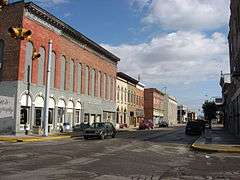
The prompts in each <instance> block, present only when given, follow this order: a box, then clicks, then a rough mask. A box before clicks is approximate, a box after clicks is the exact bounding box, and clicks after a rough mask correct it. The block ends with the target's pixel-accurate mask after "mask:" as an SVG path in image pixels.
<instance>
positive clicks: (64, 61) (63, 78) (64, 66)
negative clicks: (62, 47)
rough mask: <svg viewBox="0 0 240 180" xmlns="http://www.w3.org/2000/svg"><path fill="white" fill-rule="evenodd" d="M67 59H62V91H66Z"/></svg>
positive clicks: (63, 57)
mask: <svg viewBox="0 0 240 180" xmlns="http://www.w3.org/2000/svg"><path fill="white" fill-rule="evenodd" d="M65 79H66V58H65V56H62V57H61V81H60V82H61V83H60V89H61V90H64V89H65V82H66V80H65Z"/></svg>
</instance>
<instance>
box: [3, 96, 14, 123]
mask: <svg viewBox="0 0 240 180" xmlns="http://www.w3.org/2000/svg"><path fill="white" fill-rule="evenodd" d="M13 116H14V98H13V97H7V96H0V119H3V118H9V117H11V118H13Z"/></svg>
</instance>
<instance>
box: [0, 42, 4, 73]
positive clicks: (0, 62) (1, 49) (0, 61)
mask: <svg viewBox="0 0 240 180" xmlns="http://www.w3.org/2000/svg"><path fill="white" fill-rule="evenodd" d="M3 54H4V41H3V40H2V39H0V69H2V66H3Z"/></svg>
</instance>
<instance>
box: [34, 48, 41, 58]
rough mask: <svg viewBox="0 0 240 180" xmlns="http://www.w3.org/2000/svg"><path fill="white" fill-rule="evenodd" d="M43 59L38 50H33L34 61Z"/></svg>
mask: <svg viewBox="0 0 240 180" xmlns="http://www.w3.org/2000/svg"><path fill="white" fill-rule="evenodd" d="M40 57H41V54H39V53H37V51H36V49H35V48H34V49H33V55H32V60H35V59H38V58H40Z"/></svg>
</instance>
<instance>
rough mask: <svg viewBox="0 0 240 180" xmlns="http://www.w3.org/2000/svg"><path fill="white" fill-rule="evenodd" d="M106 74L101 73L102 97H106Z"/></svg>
mask: <svg viewBox="0 0 240 180" xmlns="http://www.w3.org/2000/svg"><path fill="white" fill-rule="evenodd" d="M106 87H107V75H106V74H105V73H104V74H103V98H104V99H105V98H106V94H107V93H106V91H107V88H106Z"/></svg>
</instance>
